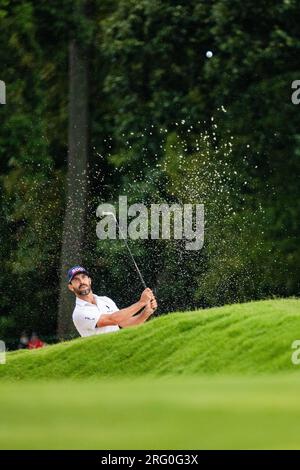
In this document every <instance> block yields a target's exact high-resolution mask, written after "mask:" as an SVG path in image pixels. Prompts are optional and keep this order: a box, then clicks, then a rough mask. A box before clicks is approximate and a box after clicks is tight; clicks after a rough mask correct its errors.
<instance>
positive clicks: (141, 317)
mask: <svg viewBox="0 0 300 470" xmlns="http://www.w3.org/2000/svg"><path fill="white" fill-rule="evenodd" d="M149 317H150V314H149V313H146V312H145V310H142V312H141V313H139V314H138V315H135V317H131V318H129V319H128V320H124V321H122V322H121V323H119V326H121V327H122V328H128V327H130V326H135V325H140V324H141V323H144V322H145V321H146V320H148V318H149Z"/></svg>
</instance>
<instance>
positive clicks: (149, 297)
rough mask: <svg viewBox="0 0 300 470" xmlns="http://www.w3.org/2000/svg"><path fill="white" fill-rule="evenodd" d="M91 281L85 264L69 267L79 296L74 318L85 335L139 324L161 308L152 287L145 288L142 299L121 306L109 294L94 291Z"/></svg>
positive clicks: (71, 286) (72, 286)
mask: <svg viewBox="0 0 300 470" xmlns="http://www.w3.org/2000/svg"><path fill="white" fill-rule="evenodd" d="M91 285H92V279H91V277H90V275H89V273H88V271H87V270H86V269H85V268H83V267H82V266H74V267H73V268H71V269H69V271H68V288H69V289H70V291H71V292H73V293H74V294H75V296H76V304H75V308H74V311H73V317H72V318H73V322H74V325H75V327H76V329H77V331H78V333H79V334H80V335H81V336H92V335H98V334H101V333H110V332H112V331H118V330H119V329H120V328H129V327H131V326H135V325H139V324H141V323H144V322H145V321H146V320H147V319H148V318H149V317H150V316H151V315H152V314H153V312H154V310H155V309H156V308H157V302H156V299H155V297H154V295H153V292H152V290H151V289H149V288H147V289H145V290H144V291H143V293H142V295H141V297H140V300H138V302H136V303H135V304H133V305H130V306H129V307H127V308H123V309H121V310H119V309H118V307H117V306H116V304H115V303H114V301H113V300H111V299H110V298H109V297H100V296H99V295H96V294H93V292H92V288H91ZM138 312H139V313H138ZM136 313H138V314H137V315H135V314H136ZM134 315H135V316H134Z"/></svg>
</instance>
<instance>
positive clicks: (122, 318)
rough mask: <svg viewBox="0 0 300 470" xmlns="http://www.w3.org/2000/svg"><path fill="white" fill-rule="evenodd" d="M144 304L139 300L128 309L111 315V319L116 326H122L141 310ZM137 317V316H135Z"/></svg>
mask: <svg viewBox="0 0 300 470" xmlns="http://www.w3.org/2000/svg"><path fill="white" fill-rule="evenodd" d="M145 305H146V303H145V302H142V301H141V300H139V301H138V302H136V303H135V304H132V305H130V307H126V308H122V309H121V310H118V311H117V312H114V313H111V317H112V318H113V320H115V322H116V324H118V325H120V326H122V324H123V322H126V321H129V320H130V319H131V317H133V315H135V314H136V313H137V312H138V311H139V310H141V308H143V307H145ZM137 316H138V315H137Z"/></svg>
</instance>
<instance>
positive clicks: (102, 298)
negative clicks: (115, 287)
mask: <svg viewBox="0 0 300 470" xmlns="http://www.w3.org/2000/svg"><path fill="white" fill-rule="evenodd" d="M94 295H95V294H94ZM96 297H97V298H98V299H99V300H102V302H113V300H112V299H111V298H110V297H107V296H106V295H96Z"/></svg>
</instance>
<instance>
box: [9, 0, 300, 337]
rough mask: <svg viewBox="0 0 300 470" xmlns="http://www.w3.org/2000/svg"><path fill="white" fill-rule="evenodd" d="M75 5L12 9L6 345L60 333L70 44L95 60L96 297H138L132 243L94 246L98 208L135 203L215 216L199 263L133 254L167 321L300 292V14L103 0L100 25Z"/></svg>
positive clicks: (67, 1) (150, 246)
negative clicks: (196, 208) (180, 206)
mask: <svg viewBox="0 0 300 470" xmlns="http://www.w3.org/2000/svg"><path fill="white" fill-rule="evenodd" d="M78 1H79V0H76V2H74V1H71V0H63V1H60V2H59V1H58V0H53V1H51V2H47V1H46V0H40V1H39V2H34V1H29V0H27V1H23V0H22V1H20V2H13V1H9V0H0V23H1V29H0V45H1V47H0V60H1V64H2V67H1V77H0V79H1V80H4V81H5V82H6V85H7V104H6V105H5V106H1V108H0V120H1V132H0V198H1V210H0V219H1V226H0V238H1V244H0V250H1V260H2V272H1V276H0V285H1V293H2V297H1V298H2V301H1V305H0V337H1V338H3V339H6V340H7V341H8V342H9V344H11V346H14V342H13V340H12V339H11V338H16V337H17V336H18V335H19V334H20V332H21V331H22V330H23V329H35V330H38V332H39V333H40V334H41V335H44V336H45V338H48V340H49V341H50V340H51V338H52V339H53V337H54V336H55V331H56V319H57V301H58V270H59V257H60V248H61V233H62V221H63V214H64V204H65V189H66V184H65V175H66V162H67V124H68V115H67V113H68V110H67V105H68V103H67V100H68V43H69V40H70V38H72V37H76V39H77V41H79V42H81V43H82V44H84V46H85V47H87V48H88V50H89V61H90V67H89V68H90V77H89V79H90V162H91V163H90V180H89V181H90V185H89V192H90V194H89V206H88V221H87V225H88V227H87V232H88V236H87V241H86V249H85V252H84V253H83V258H84V259H85V262H86V264H87V266H88V267H89V268H90V269H91V271H92V273H93V275H94V285H95V291H96V292H97V293H99V294H101V293H102V294H105V295H110V296H112V297H113V298H114V299H115V300H116V301H117V303H119V304H120V305H126V304H127V303H129V302H132V301H133V300H134V299H136V297H137V295H138V291H139V286H138V280H137V278H136V275H135V273H134V271H133V269H132V268H131V265H130V263H129V262H128V258H127V254H126V251H124V248H123V245H122V242H121V241H118V242H114V241H105V242H104V241H103V242H100V241H97V239H96V235H95V226H96V223H97V219H96V216H95V210H96V207H97V206H98V204H99V203H101V202H104V201H105V202H112V203H113V202H116V201H117V200H118V196H119V195H127V196H128V204H130V203H133V202H145V203H146V204H148V205H149V204H151V203H153V202H155V203H158V202H163V201H165V202H168V203H173V202H179V203H184V202H198V203H204V205H205V221H206V226H205V243H204V247H203V249H202V250H200V251H199V252H197V251H195V252H192V251H191V252H188V251H186V250H185V247H184V243H183V242H179V241H177V242H167V241H163V240H159V241H155V240H144V241H131V242H130V243H131V246H132V248H133V251H134V253H135V255H136V257H137V261H138V263H139V264H140V265H141V268H142V271H143V272H144V273H145V277H146V279H147V281H148V282H149V284H150V285H152V286H155V287H156V288H157V294H158V297H159V300H160V305H161V311H165V312H166V311H171V310H177V309H185V308H196V307H206V306H212V305H221V304H224V303H227V302H237V301H245V300H249V299H259V298H264V297H269V296H273V295H275V296H288V295H299V279H300V267H299V266H300V248H299V246H300V244H299V219H300V197H299V174H300V173H299V170H300V163H299V156H300V132H299V129H300V113H299V109H298V107H297V106H295V105H293V104H292V102H291V83H292V81H293V80H295V79H299V74H300V70H299V52H300V50H299V49H300V41H299V22H300V11H299V8H298V3H297V1H296V0H284V1H282V0H275V1H274V0H273V1H272V2H271V1H269V0H263V1H262V2H256V1H254V0H245V1H244V2H238V1H237V0H233V1H230V2H229V0H214V1H204V0H200V1H199V0H197V1H196V0H189V1H188V2H187V1H182V0H181V1H180V0H176V1H174V0H172V1H171V0H165V1H164V2H160V1H153V0H114V1H108V0H101V1H100V0H93V1H86V2H85V8H86V12H87V17H88V18H89V21H86V20H83V18H81V17H80V16H78V13H76V12H77V11H78V9H77V8H74V4H75V3H77V2H78ZM207 50H212V51H213V53H214V55H213V58H212V59H207V58H206V55H205V53H206V51H207ZM151 126H153V127H151ZM160 129H165V130H166V132H165V135H164V139H162V135H161V134H162V133H161V132H160ZM195 142H196V145H195ZM70 313H71V312H70Z"/></svg>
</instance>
